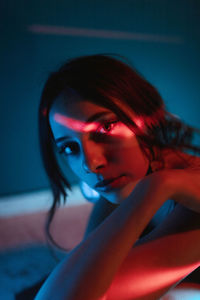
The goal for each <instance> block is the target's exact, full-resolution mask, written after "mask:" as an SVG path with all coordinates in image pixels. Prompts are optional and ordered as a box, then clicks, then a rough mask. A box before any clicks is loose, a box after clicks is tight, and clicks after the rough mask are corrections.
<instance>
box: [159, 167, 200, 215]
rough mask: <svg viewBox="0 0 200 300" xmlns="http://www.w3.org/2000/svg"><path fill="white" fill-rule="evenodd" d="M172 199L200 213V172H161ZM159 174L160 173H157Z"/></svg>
mask: <svg viewBox="0 0 200 300" xmlns="http://www.w3.org/2000/svg"><path fill="white" fill-rule="evenodd" d="M160 172H161V173H162V178H164V180H165V188H167V189H168V191H169V195H170V199H173V200H175V201H176V202H178V203H180V204H182V205H184V206H185V207H187V208H189V209H191V210H194V211H196V212H199V213H200V170H199V169H191V168H186V169H181V170H180V169H179V170H178V169H170V170H163V171H160ZM157 173H159V172H157Z"/></svg>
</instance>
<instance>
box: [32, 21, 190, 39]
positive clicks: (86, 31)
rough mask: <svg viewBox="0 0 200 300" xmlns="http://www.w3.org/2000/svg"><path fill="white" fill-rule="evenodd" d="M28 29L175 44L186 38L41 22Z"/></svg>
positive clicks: (41, 32) (51, 33)
mask: <svg viewBox="0 0 200 300" xmlns="http://www.w3.org/2000/svg"><path fill="white" fill-rule="evenodd" d="M28 31H30V32H32V33H36V34H50V35H63V36H79V37H91V38H104V39H118V40H136V41H143V42H159V43H173V44H182V43H184V39H183V38H182V37H180V36H168V35H160V34H147V33H134V32H125V31H117V30H102V29H90V28H76V27H65V26H51V25H40V24H33V25H30V26H28Z"/></svg>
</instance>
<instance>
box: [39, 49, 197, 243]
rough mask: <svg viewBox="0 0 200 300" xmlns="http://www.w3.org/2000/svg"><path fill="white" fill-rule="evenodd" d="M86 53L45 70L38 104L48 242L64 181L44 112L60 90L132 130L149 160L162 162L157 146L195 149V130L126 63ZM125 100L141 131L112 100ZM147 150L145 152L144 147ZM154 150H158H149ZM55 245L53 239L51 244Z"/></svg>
mask: <svg viewBox="0 0 200 300" xmlns="http://www.w3.org/2000/svg"><path fill="white" fill-rule="evenodd" d="M117 57H118V59H116V58H114V56H113V55H103V54H98V55H90V56H82V57H78V58H75V59H71V60H68V61H67V62H66V63H65V64H64V65H63V66H62V67H60V68H59V70H58V71H56V72H53V73H51V74H50V76H49V78H48V79H47V82H46V84H45V86H44V89H43V92H42V97H41V102H40V106H39V139H40V150H41V155H42V160H43V163H44V168H45V170H46V173H47V175H48V178H49V182H50V186H51V189H52V192H53V196H54V201H53V204H52V207H51V209H50V211H49V215H48V221H47V225H46V230H47V236H48V238H49V239H50V241H51V242H52V243H54V240H53V238H52V237H51V235H50V233H49V226H50V223H51V221H52V218H53V216H54V213H55V210H56V208H57V207H58V206H59V204H60V202H61V199H62V198H63V201H65V199H66V196H67V189H70V188H71V187H70V183H69V182H68V180H67V179H66V178H65V176H64V175H63V174H62V171H61V169H60V168H59V165H58V162H57V159H56V155H55V149H54V142H53V138H52V133H51V128H50V125H49V110H50V107H51V105H52V103H53V101H54V100H55V98H56V97H57V96H58V95H60V94H61V93H63V92H64V93H65V94H66V95H67V93H69V92H70V91H71V90H72V91H75V92H77V93H78V94H79V95H80V96H81V97H82V98H83V99H87V100H89V101H92V102H94V103H96V104H99V105H101V106H104V107H106V108H109V109H110V110H112V111H113V112H114V113H116V114H117V115H118V116H119V118H120V119H121V120H122V121H123V122H124V123H125V124H127V125H128V126H129V127H130V128H131V129H132V130H133V131H134V132H135V133H136V136H137V139H138V142H139V144H140V146H141V149H142V150H143V151H144V153H145V154H146V155H147V156H148V158H149V161H152V160H160V161H163V160H162V156H161V151H159V150H161V149H163V148H171V149H174V150H176V149H179V150H193V151H199V153H200V149H199V148H198V147H195V146H194V145H193V144H192V138H193V135H194V133H195V131H196V130H195V129H194V128H192V127H190V126H188V125H186V124H184V123H183V122H182V121H180V120H179V119H178V118H176V117H174V116H173V115H171V114H170V113H169V112H167V111H166V109H165V106H164V103H163V100H162V98H161V96H160V94H159V93H158V91H157V90H156V89H155V88H154V87H153V86H152V85H151V84H150V83H149V82H148V81H147V80H145V79H144V78H143V76H142V75H140V74H139V73H138V72H136V71H135V70H134V69H133V68H132V67H130V66H129V65H128V64H127V63H124V62H123V60H124V59H123V58H122V57H121V56H117ZM113 98H115V99H119V100H121V101H123V102H124V103H126V104H127V105H128V106H129V107H130V109H132V110H133V112H134V113H135V114H136V115H137V116H138V117H141V119H142V120H143V122H144V124H145V131H144V130H142V129H141V128H140V127H139V126H137V124H136V123H134V122H133V120H131V119H130V118H129V117H128V116H127V115H126V114H125V113H124V112H123V111H122V110H121V109H120V108H119V107H118V106H117V105H116V104H115V103H114V102H113ZM147 149H148V150H150V153H149V151H147ZM155 149H157V150H158V151H154V150H155ZM54 244H55V243H54Z"/></svg>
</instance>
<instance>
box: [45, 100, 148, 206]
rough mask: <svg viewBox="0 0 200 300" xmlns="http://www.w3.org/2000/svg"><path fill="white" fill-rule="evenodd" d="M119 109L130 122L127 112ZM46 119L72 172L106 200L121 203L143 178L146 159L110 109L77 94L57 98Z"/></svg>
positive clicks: (124, 126) (134, 139) (132, 135)
mask: <svg viewBox="0 0 200 300" xmlns="http://www.w3.org/2000/svg"><path fill="white" fill-rule="evenodd" d="M118 105H119V103H118ZM120 106H121V109H123V110H124V111H125V112H126V113H128V114H129V116H131V117H132V118H133V119H134V114H133V113H130V109H128V108H127V107H125V106H124V104H120ZM49 120H50V126H51V129H52V133H53V136H54V139H55V142H56V144H57V147H58V148H59V150H60V152H61V153H63V154H64V156H65V158H66V160H67V163H68V165H69V166H70V168H71V169H72V171H73V172H74V173H75V174H76V175H77V176H78V177H79V178H80V180H82V181H84V182H86V183H87V184H88V185H89V186H90V187H91V188H93V189H95V190H96V191H97V192H99V193H100V194H101V195H102V196H103V197H105V198H106V199H107V200H108V201H110V202H113V203H121V202H122V201H123V200H124V199H125V198H126V197H128V196H129V194H130V193H131V191H132V190H133V188H134V187H135V185H136V183H137V181H138V180H139V179H141V178H142V177H144V176H145V174H146V172H147V170H148V166H149V162H148V159H147V158H146V157H145V156H144V154H143V152H142V151H141V149H140V147H139V144H138V141H137V139H136V136H135V135H134V133H133V132H132V131H131V130H130V129H129V128H128V127H127V126H126V125H125V124H124V123H122V122H120V120H119V119H118V117H117V116H116V115H115V114H114V113H113V112H112V111H111V110H109V109H107V108H104V107H102V106H99V105H97V104H94V103H92V102H89V101H87V100H83V99H81V98H80V97H79V96H77V95H73V96H70V97H68V99H67V101H66V100H65V99H64V97H63V96H59V97H58V98H57V99H56V100H55V101H54V103H53V105H52V107H51V109H50V115H49Z"/></svg>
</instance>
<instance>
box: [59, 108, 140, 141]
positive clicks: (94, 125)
mask: <svg viewBox="0 0 200 300" xmlns="http://www.w3.org/2000/svg"><path fill="white" fill-rule="evenodd" d="M54 120H55V121H56V122H57V123H59V124H61V125H63V126H65V127H67V128H69V129H72V130H74V131H77V132H95V131H98V129H99V128H101V126H102V124H101V122H91V123H88V124H86V123H85V122H83V121H79V120H75V119H73V118H69V117H66V116H63V115H61V114H58V113H55V115H54ZM137 122H139V121H137ZM141 124H142V123H140V126H141ZM100 133H101V131H100ZM103 134H104V133H103ZM106 134H107V135H112V136H119V137H120V136H121V137H131V136H133V135H134V133H133V132H132V131H131V130H130V129H129V128H128V127H127V126H126V125H124V124H123V123H122V122H118V123H117V125H116V126H115V128H114V129H113V130H112V131H111V132H110V133H106Z"/></svg>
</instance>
